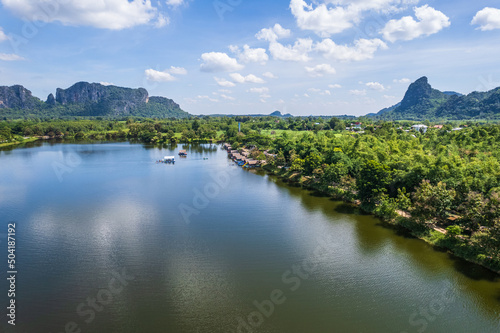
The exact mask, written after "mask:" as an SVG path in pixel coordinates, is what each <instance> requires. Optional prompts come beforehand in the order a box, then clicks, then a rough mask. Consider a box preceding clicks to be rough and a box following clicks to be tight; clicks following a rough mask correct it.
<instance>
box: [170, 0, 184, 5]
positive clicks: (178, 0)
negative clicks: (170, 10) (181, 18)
mask: <svg viewBox="0 0 500 333" xmlns="http://www.w3.org/2000/svg"><path fill="white" fill-rule="evenodd" d="M184 2H185V1H184V0H167V5H169V6H172V7H178V6H180V5H182V4H184Z"/></svg>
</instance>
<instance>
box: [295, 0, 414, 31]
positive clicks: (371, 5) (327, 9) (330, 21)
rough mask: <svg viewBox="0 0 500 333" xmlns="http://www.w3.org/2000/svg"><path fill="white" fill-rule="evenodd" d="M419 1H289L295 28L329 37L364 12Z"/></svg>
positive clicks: (392, 9) (396, 8)
mask: <svg viewBox="0 0 500 333" xmlns="http://www.w3.org/2000/svg"><path fill="white" fill-rule="evenodd" d="M418 1H419V0H312V1H310V0H308V1H305V0H291V1H290V10H291V12H292V15H293V16H294V17H295V19H296V21H297V25H298V26H299V28H301V29H303V30H311V31H313V32H315V33H316V34H318V35H319V36H321V37H329V36H330V35H332V34H336V33H340V32H342V31H344V30H346V29H349V28H352V27H353V26H354V25H356V24H358V23H359V22H360V21H361V20H362V18H363V15H364V14H365V13H368V12H383V13H389V12H391V13H392V12H398V11H401V10H403V9H406V8H407V6H408V5H411V4H416V3H418Z"/></svg>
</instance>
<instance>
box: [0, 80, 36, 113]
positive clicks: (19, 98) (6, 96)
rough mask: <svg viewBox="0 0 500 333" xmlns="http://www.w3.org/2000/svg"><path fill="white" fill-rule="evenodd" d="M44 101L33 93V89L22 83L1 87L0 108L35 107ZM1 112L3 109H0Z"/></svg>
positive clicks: (24, 108) (26, 108)
mask: <svg viewBox="0 0 500 333" xmlns="http://www.w3.org/2000/svg"><path fill="white" fill-rule="evenodd" d="M41 104H42V101H41V100H40V99H38V98H36V97H34V96H33V95H32V94H31V91H29V90H28V89H26V88H24V87H23V86H20V85H15V86H12V87H5V86H3V87H0V109H22V110H29V109H35V108H36V107H39V106H40V105H41ZM0 112H1V111H0Z"/></svg>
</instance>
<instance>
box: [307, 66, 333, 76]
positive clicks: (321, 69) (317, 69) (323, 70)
mask: <svg viewBox="0 0 500 333" xmlns="http://www.w3.org/2000/svg"><path fill="white" fill-rule="evenodd" d="M306 71H307V73H309V75H310V76H312V77H321V76H324V75H327V74H335V73H336V72H337V71H336V70H335V68H333V67H332V66H331V65H329V64H321V65H317V66H314V67H306Z"/></svg>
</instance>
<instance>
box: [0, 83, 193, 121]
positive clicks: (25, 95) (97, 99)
mask: <svg viewBox="0 0 500 333" xmlns="http://www.w3.org/2000/svg"><path fill="white" fill-rule="evenodd" d="M0 116H3V117H8V118H16V117H27V116H28V117H68V116H72V117H74V116H78V117H107V118H116V117H124V116H137V117H156V118H185V117H189V114H188V113H187V112H185V111H183V110H182V109H181V108H180V106H179V105H178V104H177V103H175V102H174V101H173V100H171V99H168V98H165V97H149V94H148V92H147V90H146V89H144V88H138V89H132V88H123V87H117V86H113V85H102V84H99V83H88V82H78V83H75V84H74V85H72V86H71V87H69V88H67V89H61V88H58V89H57V91H56V96H55V97H54V95H53V94H50V95H49V96H48V97H47V100H46V101H45V102H42V101H41V100H40V99H38V98H36V97H33V96H32V94H31V92H30V91H29V90H27V89H26V88H24V87H23V86H19V85H18V86H12V87H0Z"/></svg>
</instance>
